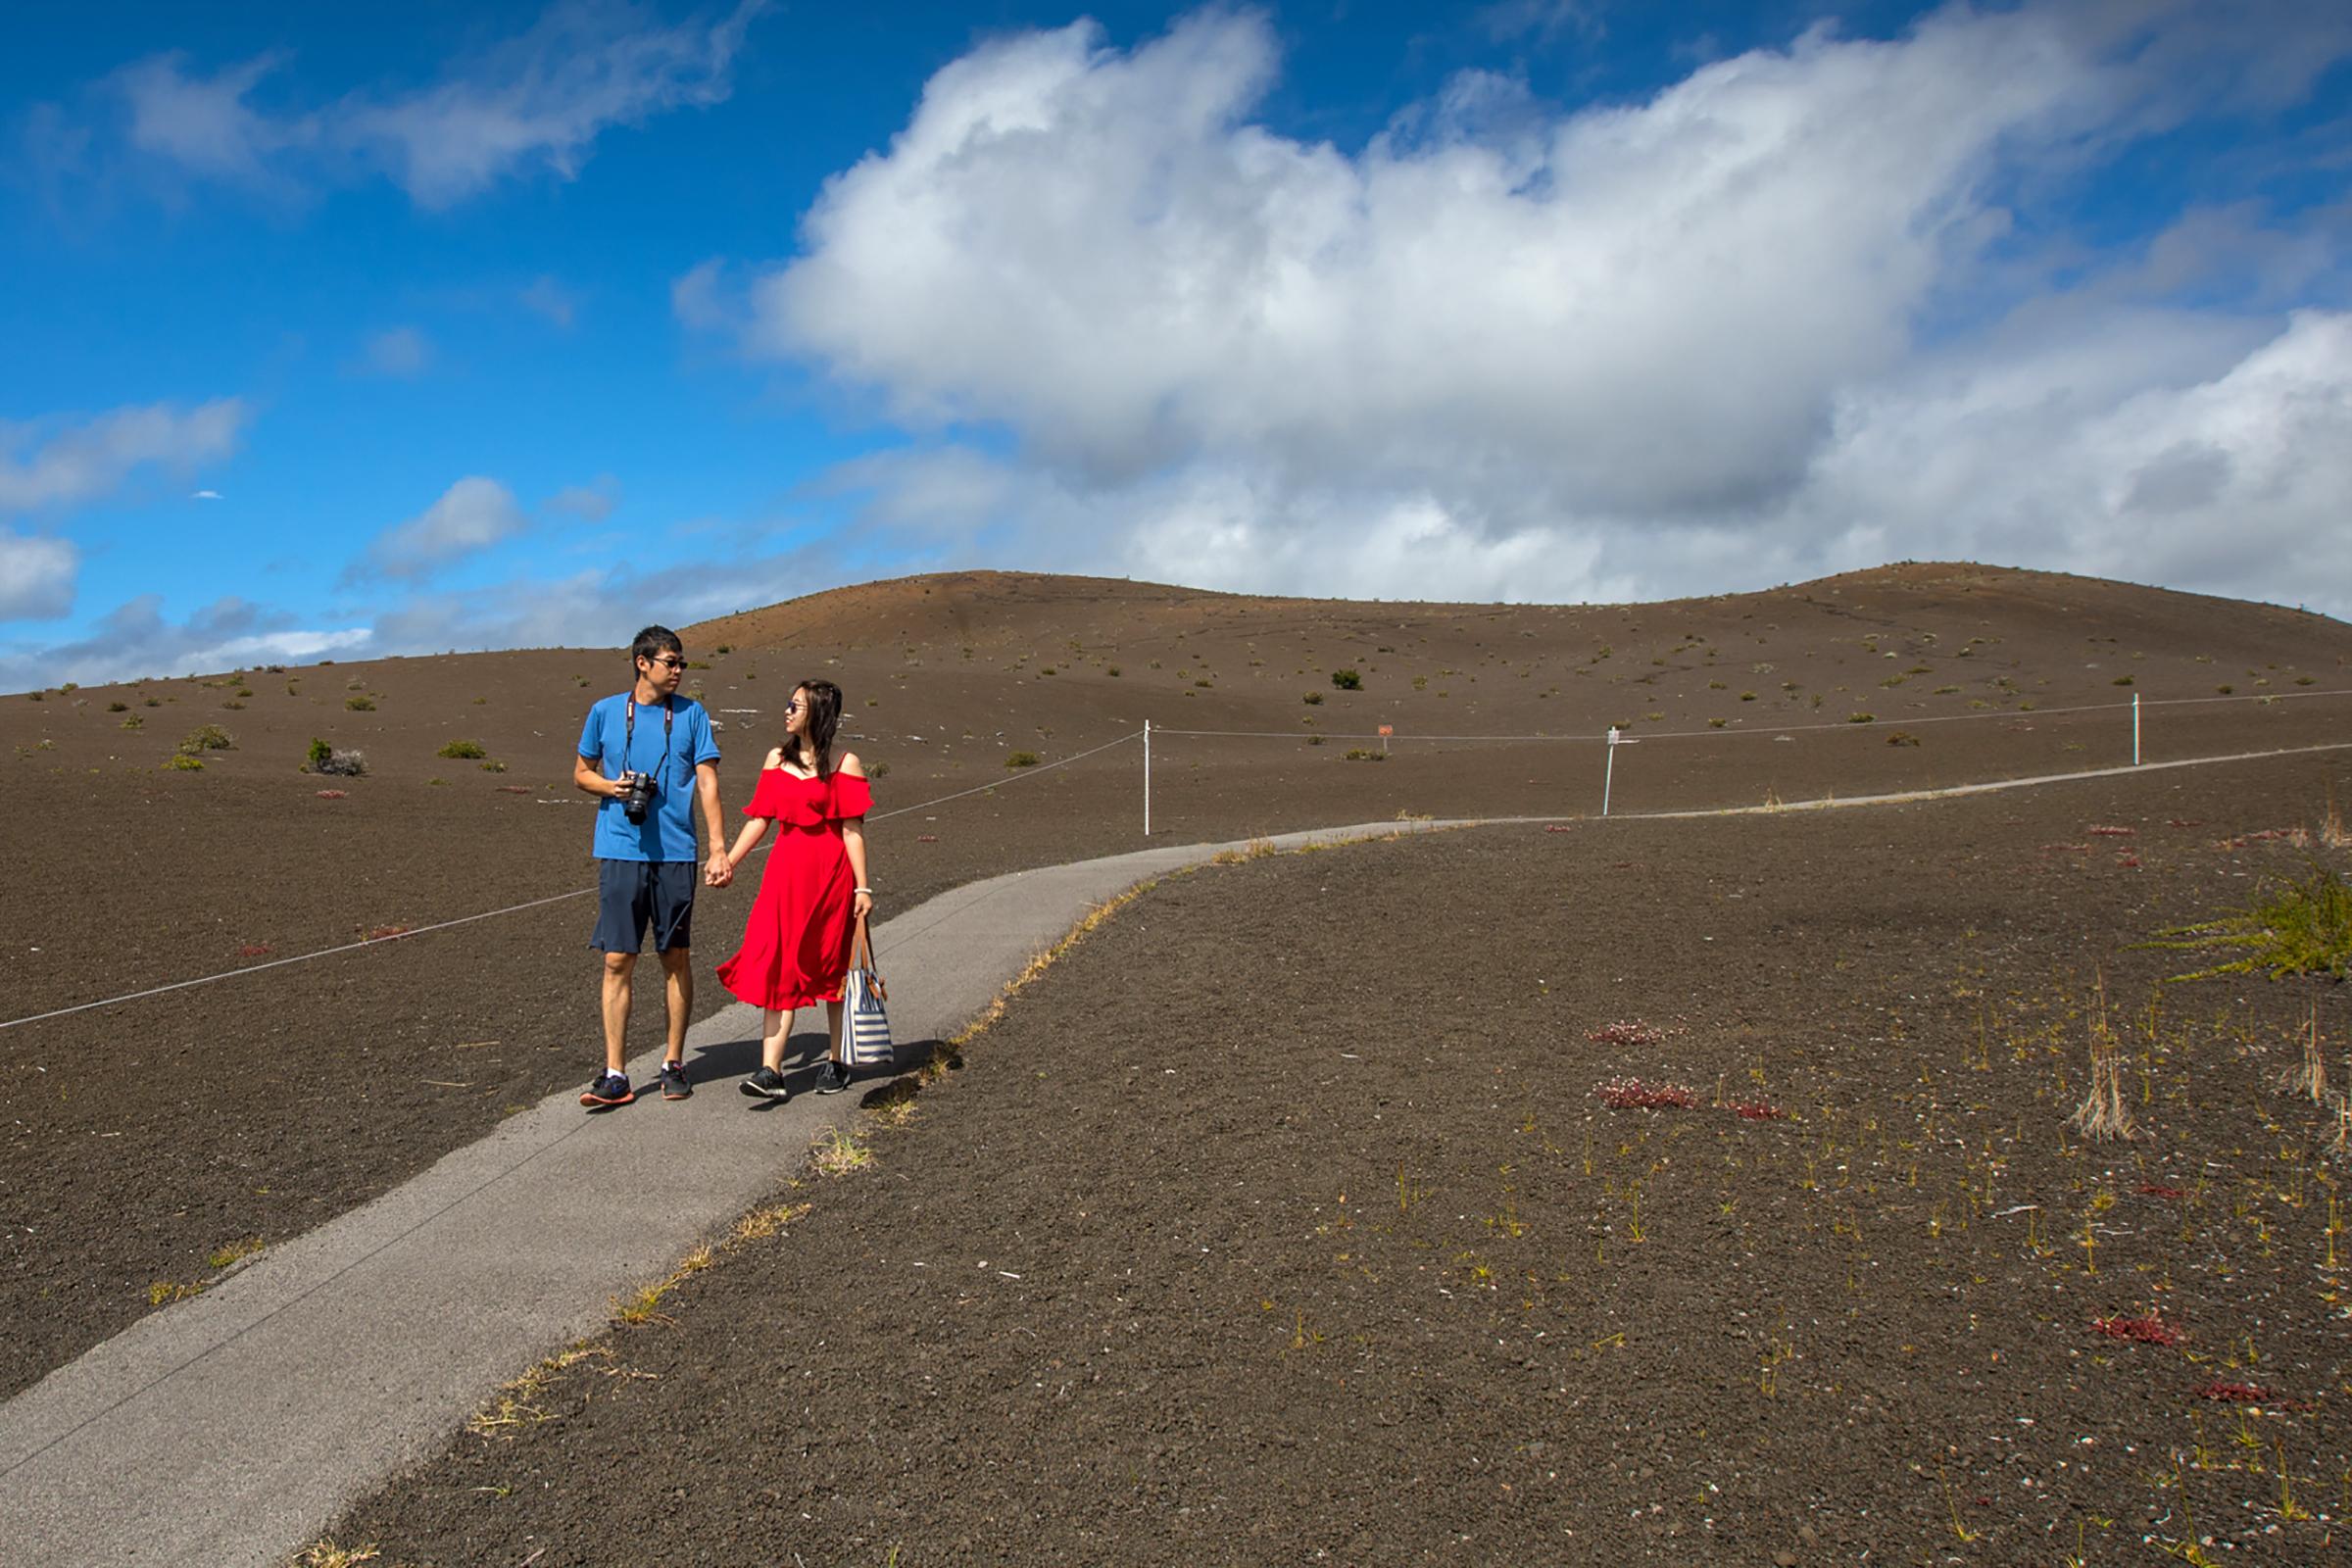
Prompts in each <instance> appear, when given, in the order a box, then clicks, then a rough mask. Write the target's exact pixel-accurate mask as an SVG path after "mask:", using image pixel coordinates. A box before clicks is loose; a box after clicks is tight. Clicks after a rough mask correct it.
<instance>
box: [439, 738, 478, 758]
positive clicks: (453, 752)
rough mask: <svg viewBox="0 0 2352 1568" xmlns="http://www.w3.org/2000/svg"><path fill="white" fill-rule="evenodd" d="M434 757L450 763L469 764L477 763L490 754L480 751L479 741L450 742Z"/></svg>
mask: <svg viewBox="0 0 2352 1568" xmlns="http://www.w3.org/2000/svg"><path fill="white" fill-rule="evenodd" d="M434 755H435V756H438V757H446V758H448V759H449V760H452V761H459V762H471V761H478V760H481V759H482V758H485V757H488V756H489V755H490V754H489V753H488V752H486V751H484V750H483V749H482V743H481V742H480V741H451V742H450V743H449V744H448V745H446V746H444V747H442V748H441V750H440V751H439V752H437V753H435V754H434Z"/></svg>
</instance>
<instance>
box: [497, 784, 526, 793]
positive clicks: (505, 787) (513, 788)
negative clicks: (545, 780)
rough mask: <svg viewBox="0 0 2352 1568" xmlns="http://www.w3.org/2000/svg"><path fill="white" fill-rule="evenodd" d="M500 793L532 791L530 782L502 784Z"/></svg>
mask: <svg viewBox="0 0 2352 1568" xmlns="http://www.w3.org/2000/svg"><path fill="white" fill-rule="evenodd" d="M498 793H499V794H501V795H528V794H530V793H531V787H530V786H529V785H528V784H501V785H500V786H499V787H498Z"/></svg>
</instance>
